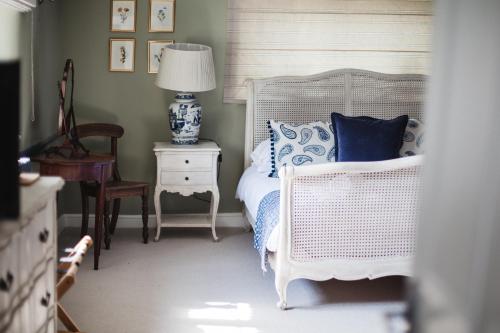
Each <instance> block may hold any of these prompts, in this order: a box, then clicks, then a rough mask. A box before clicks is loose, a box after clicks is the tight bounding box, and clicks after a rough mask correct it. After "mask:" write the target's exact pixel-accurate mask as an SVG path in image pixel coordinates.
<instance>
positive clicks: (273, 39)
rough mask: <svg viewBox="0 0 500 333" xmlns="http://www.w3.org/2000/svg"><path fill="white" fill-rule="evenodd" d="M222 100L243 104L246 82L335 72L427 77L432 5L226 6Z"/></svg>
mask: <svg viewBox="0 0 500 333" xmlns="http://www.w3.org/2000/svg"><path fill="white" fill-rule="evenodd" d="M226 31H227V48H226V66H225V83H224V86H225V88H224V100H225V101H226V102H235V101H236V102H238V101H244V100H245V98H246V96H245V89H244V82H245V80H246V79H248V78H263V77H271V76H278V75H307V74H313V73H318V72H322V71H326V70H331V69H337V68H345V67H351V68H362V69H368V70H374V71H379V72H386V73H420V74H427V73H428V72H429V68H430V50H431V35H432V2H430V1H405V0H371V1H360V0H351V1H339V0H314V1H306V0H229V2H228V13H227V22H226Z"/></svg>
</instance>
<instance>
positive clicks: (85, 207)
mask: <svg viewBox="0 0 500 333" xmlns="http://www.w3.org/2000/svg"><path fill="white" fill-rule="evenodd" d="M80 193H81V196H82V227H81V230H80V237H83V236H85V235H87V234H88V232H89V197H88V195H87V191H85V182H80Z"/></svg>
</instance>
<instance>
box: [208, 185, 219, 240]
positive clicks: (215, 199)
mask: <svg viewBox="0 0 500 333" xmlns="http://www.w3.org/2000/svg"><path fill="white" fill-rule="evenodd" d="M218 209H219V191H218V190H213V191H212V200H211V201H210V217H211V218H212V237H213V238H214V242H217V241H219V238H218V237H217V234H216V233H215V220H216V219H217V210H218Z"/></svg>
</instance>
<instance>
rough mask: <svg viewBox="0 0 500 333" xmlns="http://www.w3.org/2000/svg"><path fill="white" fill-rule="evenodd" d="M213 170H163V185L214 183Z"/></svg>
mask: <svg viewBox="0 0 500 333" xmlns="http://www.w3.org/2000/svg"><path fill="white" fill-rule="evenodd" d="M212 177H213V175H212V172H211V171H189V172H188V171H162V173H161V184H162V185H185V186H190V185H191V186H195V185H210V184H212Z"/></svg>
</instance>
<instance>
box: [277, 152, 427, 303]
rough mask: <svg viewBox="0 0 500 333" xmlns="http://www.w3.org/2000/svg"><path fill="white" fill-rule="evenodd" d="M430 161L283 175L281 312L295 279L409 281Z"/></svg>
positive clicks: (288, 170) (323, 167)
mask: <svg viewBox="0 0 500 333" xmlns="http://www.w3.org/2000/svg"><path fill="white" fill-rule="evenodd" d="M422 164H423V157H422V156H413V157H406V158H399V159H395V160H388V161H380V162H355V163H352V162H341V163H328V164H319V165H310V166H302V167H291V166H288V167H284V168H282V169H281V170H280V173H279V176H280V179H281V202H280V239H279V245H278V250H277V251H276V254H275V258H273V259H274V261H275V262H274V266H275V271H276V281H275V282H276V289H277V291H278V294H279V296H280V302H279V303H278V305H279V306H280V307H281V308H284V307H286V286H287V284H288V282H289V281H291V280H293V279H296V278H307V279H312V280H327V279H331V278H337V279H341V280H357V279H362V278H376V277H381V276H387V275H410V274H411V261H412V257H413V254H414V252H415V240H416V222H417V212H418V198H419V193H420V191H421V185H422V184H421V171H422Z"/></svg>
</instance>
